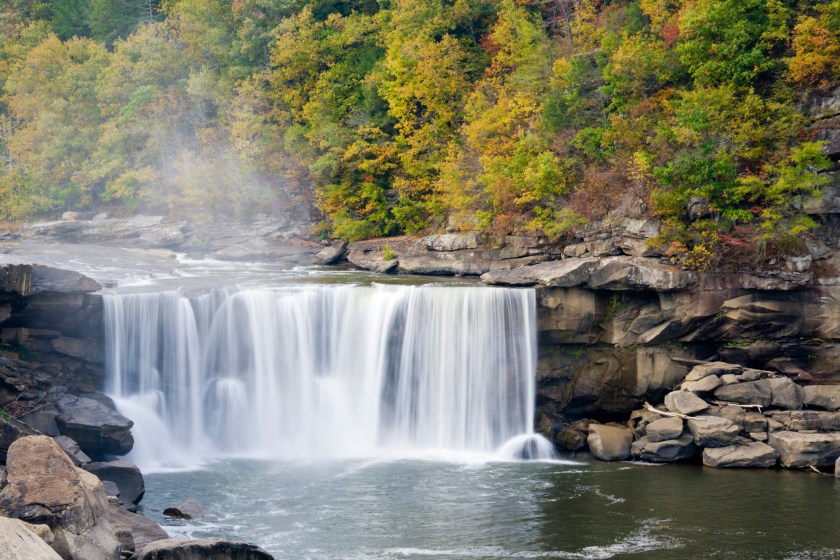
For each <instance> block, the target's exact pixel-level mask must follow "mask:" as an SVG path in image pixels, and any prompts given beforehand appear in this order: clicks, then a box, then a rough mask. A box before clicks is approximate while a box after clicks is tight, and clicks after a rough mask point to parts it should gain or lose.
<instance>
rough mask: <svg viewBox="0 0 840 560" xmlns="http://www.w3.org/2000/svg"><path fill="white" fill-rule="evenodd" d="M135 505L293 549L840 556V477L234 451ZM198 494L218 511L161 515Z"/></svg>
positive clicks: (158, 482) (380, 555)
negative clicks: (303, 457)
mask: <svg viewBox="0 0 840 560" xmlns="http://www.w3.org/2000/svg"><path fill="white" fill-rule="evenodd" d="M146 489H147V491H146V497H145V499H144V501H143V513H144V514H145V515H147V516H149V517H152V518H154V519H155V520H157V521H158V522H160V523H162V524H164V525H165V528H166V529H167V530H168V531H169V532H170V533H171V534H173V535H177V536H184V537H196V538H198V537H209V536H222V537H227V538H238V539H244V540H248V541H252V542H256V543H258V544H260V545H261V546H262V547H263V548H265V549H266V550H268V551H269V552H271V553H273V554H274V555H275V557H276V558H278V559H281V558H289V559H292V558H293V559H312V560H326V559H354V560H355V559H404V558H410V559H426V558H433V559H476V558H478V559H480V558H488V559H490V558H536V559H539V558H569V559H590V558H591V559H606V558H662V559H670V558H719V559H777V558H778V559H834V558H840V509H839V508H838V506H840V503H838V501H839V500H840V481H836V480H835V479H833V478H831V477H828V476H819V475H814V474H809V473H802V472H787V471H776V470H758V471H731V470H728V471H725V470H715V469H708V468H702V467H698V466H675V465H669V466H651V465H641V464H633V463H616V464H608V463H600V462H587V461H583V462H579V463H577V464H574V463H569V462H565V463H564V462H554V463H550V462H520V463H514V462H480V461H475V462H473V461H466V462H465V461H463V460H457V461H445V460H441V461H436V460H418V459H402V460H401V459H391V460H386V459H382V460H362V459H357V460H341V461H327V462H264V461H253V460H242V459H239V460H230V461H223V462H220V463H217V464H214V465H212V466H210V467H208V468H206V469H202V470H195V471H190V472H178V473H159V474H152V475H149V476H147V478H146ZM191 496H192V497H196V498H198V499H200V500H201V501H202V502H204V503H205V504H206V505H207V506H208V507H209V508H210V509H211V510H212V511H213V512H214V517H213V518H211V519H208V520H206V521H201V522H193V521H189V522H180V521H173V520H169V519H167V518H164V517H163V516H162V514H161V511H162V510H163V509H164V508H165V507H167V506H168V505H171V504H172V503H174V502H177V501H178V500H180V499H183V498H186V497H191Z"/></svg>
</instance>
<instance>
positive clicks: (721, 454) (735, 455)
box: [703, 442, 778, 469]
mask: <svg viewBox="0 0 840 560" xmlns="http://www.w3.org/2000/svg"><path fill="white" fill-rule="evenodd" d="M777 458H778V453H777V452H776V450H775V449H773V448H772V447H771V446H769V445H767V444H765V443H760V442H748V443H741V444H738V445H728V446H725V447H714V448H706V449H704V450H703V464H704V465H706V466H707V467H718V468H732V467H740V468H757V469H766V468H769V467H772V466H775V464H776V460H777Z"/></svg>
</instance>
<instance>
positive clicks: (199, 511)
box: [163, 498, 210, 519]
mask: <svg viewBox="0 0 840 560" xmlns="http://www.w3.org/2000/svg"><path fill="white" fill-rule="evenodd" d="M163 515H166V516H167V517H175V518H177V519H201V518H203V517H207V516H208V515H210V510H209V509H207V508H206V507H204V504H202V503H201V502H199V501H198V500H196V499H195V498H187V499H186V500H181V501H180V502H178V503H177V504H175V505H172V506H169V507H168V508H166V509H165V510H163Z"/></svg>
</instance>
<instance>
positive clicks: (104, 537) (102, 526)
mask: <svg viewBox="0 0 840 560" xmlns="http://www.w3.org/2000/svg"><path fill="white" fill-rule="evenodd" d="M7 469H8V478H9V484H7V485H6V487H5V488H3V491H2V492H0V514H2V515H5V516H8V517H14V518H17V519H21V520H23V521H27V522H29V523H35V524H41V523H43V524H46V525H49V526H50V527H52V528H53V534H54V537H55V542H54V543H53V548H54V549H55V550H56V551H58V552H59V553H60V554H61V556H63V557H65V558H70V559H72V560H88V559H97V560H99V559H102V560H111V559H113V560H116V559H117V558H119V550H120V545H119V542H117V541H116V539H115V538H114V536H113V532H112V529H111V527H110V524H109V523H108V513H109V505H108V499H107V497H106V496H105V492H104V490H103V488H102V484H101V483H100V482H99V479H97V478H96V477H95V476H93V475H92V474H90V473H88V472H85V471H83V470H81V469H79V468H76V467H75V466H73V462H72V461H71V460H70V458H69V457H68V456H67V454H66V453H65V452H64V450H62V449H61V447H59V445H58V444H57V443H56V442H55V440H53V439H52V438H51V437H49V436H27V437H24V438H21V439H19V440H17V441H16V442H15V443H13V444H12V446H11V447H10V448H9V455H8V459H7Z"/></svg>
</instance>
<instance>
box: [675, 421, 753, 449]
mask: <svg viewBox="0 0 840 560" xmlns="http://www.w3.org/2000/svg"><path fill="white" fill-rule="evenodd" d="M686 424H688V430H689V431H690V432H691V435H692V436H694V443H695V444H697V445H699V446H700V447H726V446H728V445H732V444H733V443H735V440H736V438H737V437H738V434H739V433H740V432H741V429H740V428H739V427H738V426H736V425H735V424H734V423H733V422H731V421H730V420H727V419H726V418H721V417H719V416H711V415H701V416H695V417H692V418H689V419H688V420H686Z"/></svg>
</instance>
